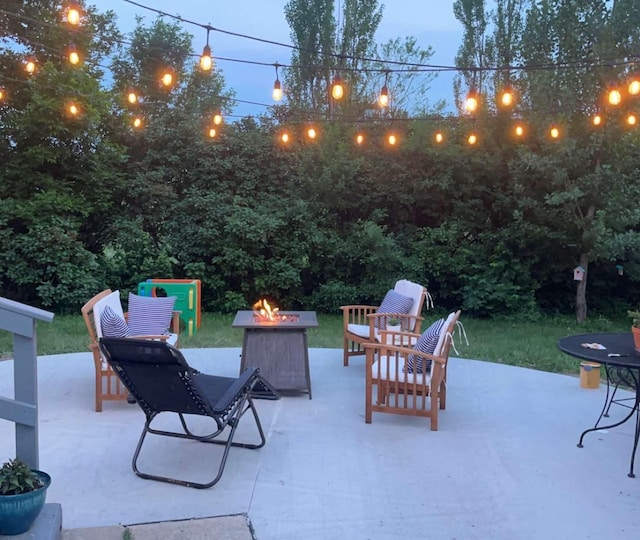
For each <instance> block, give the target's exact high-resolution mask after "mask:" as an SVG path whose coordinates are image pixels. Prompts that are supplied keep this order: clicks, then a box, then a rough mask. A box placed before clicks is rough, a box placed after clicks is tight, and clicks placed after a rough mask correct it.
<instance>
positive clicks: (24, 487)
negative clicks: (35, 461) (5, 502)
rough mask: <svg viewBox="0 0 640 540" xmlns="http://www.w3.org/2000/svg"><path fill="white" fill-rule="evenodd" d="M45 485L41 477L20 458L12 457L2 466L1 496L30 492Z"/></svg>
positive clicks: (0, 475) (0, 479)
mask: <svg viewBox="0 0 640 540" xmlns="http://www.w3.org/2000/svg"><path fill="white" fill-rule="evenodd" d="M42 487H44V484H43V482H42V480H40V477H39V476H38V475H37V474H35V473H34V472H33V471H32V470H31V468H30V467H29V465H27V464H26V463H25V462H24V461H21V460H20V459H18V458H16V459H10V460H9V461H7V462H5V463H3V464H2V468H0V496H1V495H19V494H21V493H29V492H30V491H35V490H36V489H40V488H42Z"/></svg>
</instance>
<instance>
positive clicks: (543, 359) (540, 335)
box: [0, 312, 630, 373]
mask: <svg viewBox="0 0 640 540" xmlns="http://www.w3.org/2000/svg"><path fill="white" fill-rule="evenodd" d="M441 315H442V314H441V313H433V312H430V313H428V314H427V315H426V317H425V321H424V322H423V329H424V328H426V325H428V324H430V323H431V322H432V321H433V320H435V319H436V318H437V317H439V316H441ZM233 317H234V315H233V314H230V315H221V314H213V313H204V314H203V316H202V327H201V328H200V329H199V330H198V331H197V332H196V334H195V335H194V336H191V337H189V336H187V335H186V334H184V335H182V336H181V337H180V346H181V348H185V349H188V348H196V347H240V346H241V345H242V329H235V328H231V322H232V321H233ZM461 321H462V323H463V324H464V327H465V329H466V332H467V336H468V338H469V346H467V345H466V343H464V341H463V340H462V339H461V337H460V336H457V338H456V340H455V343H456V348H457V350H458V352H457V353H456V352H455V351H452V353H451V354H452V356H457V357H461V358H473V359H477V360H487V361H490V362H499V363H502V364H509V365H514V366H523V367H529V368H534V369H540V370H544V371H552V372H558V373H578V372H579V365H580V362H579V360H577V359H575V358H572V357H569V356H567V355H566V354H563V353H561V352H560V351H559V350H558V349H557V347H556V342H557V341H558V339H559V338H561V337H564V336H567V335H571V334H583V333H584V334H586V333H591V332H629V331H630V330H629V328H630V322H629V321H628V320H624V321H610V320H607V319H602V318H593V319H590V320H588V321H586V322H585V323H583V324H581V325H578V324H577V323H576V322H575V319H573V318H571V317H554V318H546V319H542V320H540V321H536V322H527V321H523V320H519V319H517V318H513V319H507V318H505V319H492V320H480V319H470V318H466V317H464V313H463V314H462V316H461ZM318 322H319V328H317V329H311V330H309V346H310V347H312V348H331V349H340V348H342V317H341V316H340V315H320V314H319V315H318ZM88 343H89V338H88V334H87V330H86V328H85V325H84V321H83V320H82V317H81V316H80V315H56V317H55V318H54V319H53V322H52V323H51V324H47V323H38V354H39V355H48V354H61V353H69V352H84V351H87V350H88V349H87V344H88ZM11 353H12V343H11V334H9V333H8V332H0V358H7V357H10V356H11Z"/></svg>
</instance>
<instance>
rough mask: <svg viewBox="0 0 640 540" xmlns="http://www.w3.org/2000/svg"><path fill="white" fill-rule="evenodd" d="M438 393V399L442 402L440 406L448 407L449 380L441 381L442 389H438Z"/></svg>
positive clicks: (442, 407)
mask: <svg viewBox="0 0 640 540" xmlns="http://www.w3.org/2000/svg"><path fill="white" fill-rule="evenodd" d="M438 394H439V395H440V399H439V400H438V401H439V402H440V408H441V409H443V410H444V409H446V408H447V382H446V381H444V380H443V381H442V382H441V383H440V389H439V390H438Z"/></svg>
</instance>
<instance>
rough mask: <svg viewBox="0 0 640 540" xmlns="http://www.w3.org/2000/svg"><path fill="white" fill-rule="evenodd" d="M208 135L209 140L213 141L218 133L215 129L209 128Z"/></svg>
mask: <svg viewBox="0 0 640 540" xmlns="http://www.w3.org/2000/svg"><path fill="white" fill-rule="evenodd" d="M208 135H209V138H210V139H215V137H216V136H217V135H218V131H217V130H216V128H214V127H211V128H209V131H208Z"/></svg>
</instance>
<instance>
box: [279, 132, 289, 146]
mask: <svg viewBox="0 0 640 540" xmlns="http://www.w3.org/2000/svg"><path fill="white" fill-rule="evenodd" d="M289 139H290V137H289V133H288V132H287V131H283V132H282V133H281V134H280V141H281V142H283V143H284V144H287V143H288V142H289Z"/></svg>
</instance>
